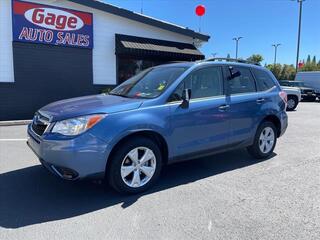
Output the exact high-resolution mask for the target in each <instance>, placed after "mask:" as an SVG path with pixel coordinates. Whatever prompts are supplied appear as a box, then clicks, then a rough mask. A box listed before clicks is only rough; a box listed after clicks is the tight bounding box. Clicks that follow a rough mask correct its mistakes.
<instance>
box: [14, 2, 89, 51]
mask: <svg viewBox="0 0 320 240" xmlns="http://www.w3.org/2000/svg"><path fill="white" fill-rule="evenodd" d="M12 21H13V24H12V27H13V41H18V42H29V43H41V44H51V45H59V46H68V47H79V48H89V49H92V48H93V25H92V21H93V20H92V14H91V13H85V12H80V11H75V10H70V9H63V8H58V7H52V6H48V5H42V4H36V3H31V2H23V1H17V0H13V1H12Z"/></svg>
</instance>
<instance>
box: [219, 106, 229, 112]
mask: <svg viewBox="0 0 320 240" xmlns="http://www.w3.org/2000/svg"><path fill="white" fill-rule="evenodd" d="M229 108H230V105H228V104H223V105H221V106H220V107H219V111H220V112H224V111H227V110H228V109H229Z"/></svg>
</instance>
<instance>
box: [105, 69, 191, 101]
mask: <svg viewBox="0 0 320 240" xmlns="http://www.w3.org/2000/svg"><path fill="white" fill-rule="evenodd" d="M186 69H187V68H186V67H156V68H149V69H147V70H145V71H143V72H141V73H139V74H138V75H136V76H134V77H132V78H130V79H128V80H127V81H125V82H124V83H122V84H121V85H119V86H118V87H116V88H115V89H114V90H112V91H111V92H110V93H109V94H110V95H117V96H122V97H127V98H156V97H158V96H160V94H161V93H163V92H164V91H165V89H166V88H167V87H168V86H169V85H170V84H171V83H173V82H174V81H175V80H176V79H177V78H178V77H179V76H181V74H182V73H183V72H184V71H185V70H186Z"/></svg>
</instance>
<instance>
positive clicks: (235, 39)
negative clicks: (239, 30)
mask: <svg viewBox="0 0 320 240" xmlns="http://www.w3.org/2000/svg"><path fill="white" fill-rule="evenodd" d="M241 38H243V37H235V38H233V39H232V40H234V41H236V59H238V49H239V41H240V39H241Z"/></svg>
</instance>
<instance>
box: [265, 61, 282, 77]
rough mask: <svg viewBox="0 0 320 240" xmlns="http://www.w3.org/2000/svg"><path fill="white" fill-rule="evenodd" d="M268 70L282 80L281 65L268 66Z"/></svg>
mask: <svg viewBox="0 0 320 240" xmlns="http://www.w3.org/2000/svg"><path fill="white" fill-rule="evenodd" d="M267 68H268V69H269V70H270V71H271V72H272V73H273V75H274V76H275V77H276V78H277V79H278V80H280V79H281V73H282V66H281V64H269V65H267Z"/></svg>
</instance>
